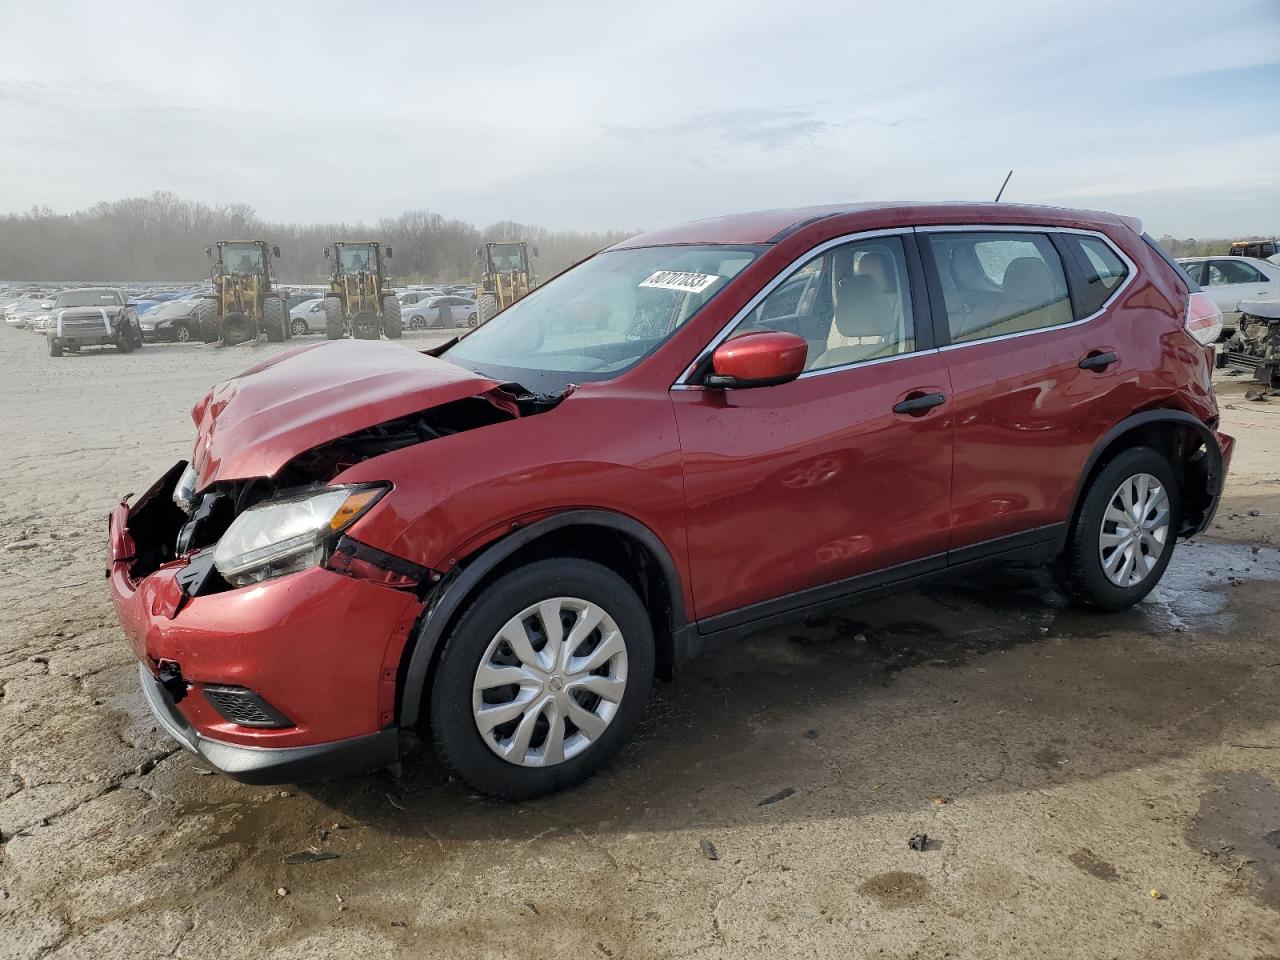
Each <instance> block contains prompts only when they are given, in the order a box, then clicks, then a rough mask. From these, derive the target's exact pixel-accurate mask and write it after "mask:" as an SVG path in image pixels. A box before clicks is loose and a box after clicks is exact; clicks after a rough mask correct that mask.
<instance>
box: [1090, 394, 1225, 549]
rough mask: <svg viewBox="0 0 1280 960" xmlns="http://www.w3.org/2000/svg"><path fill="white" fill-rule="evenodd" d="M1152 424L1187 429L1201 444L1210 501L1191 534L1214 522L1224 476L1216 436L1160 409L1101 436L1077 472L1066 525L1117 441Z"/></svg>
mask: <svg viewBox="0 0 1280 960" xmlns="http://www.w3.org/2000/svg"><path fill="white" fill-rule="evenodd" d="M1153 424H1168V425H1170V426H1178V427H1189V428H1191V429H1192V430H1194V431H1195V432H1196V434H1197V435H1198V436H1199V437H1200V438H1201V439H1202V440H1203V442H1204V446H1205V450H1206V451H1207V452H1208V461H1209V462H1208V488H1207V490H1206V493H1207V494H1208V495H1209V498H1210V507H1209V509H1208V510H1207V511H1206V512H1205V518H1204V521H1203V522H1202V523H1201V524H1200V525H1199V527H1198V528H1197V529H1196V530H1195V531H1194V533H1200V532H1201V531H1203V530H1204V529H1205V528H1206V527H1207V526H1208V525H1209V524H1210V523H1211V522H1212V520H1213V515H1214V512H1215V511H1216V510H1217V504H1218V500H1219V499H1220V498H1221V496H1222V488H1223V483H1224V481H1225V477H1224V476H1223V466H1222V447H1221V445H1220V444H1219V443H1218V437H1217V434H1215V433H1214V431H1213V429H1212V428H1211V427H1210V426H1209V425H1208V424H1207V423H1205V422H1204V421H1202V420H1200V419H1198V418H1197V417H1194V416H1192V415H1191V414H1189V413H1186V412H1185V411H1182V410H1171V409H1167V408H1164V409H1159V410H1147V411H1144V412H1142V413H1135V414H1133V415H1132V416H1128V417H1125V418H1124V419H1123V420H1121V421H1120V422H1119V423H1117V424H1116V425H1115V426H1114V427H1112V428H1111V429H1110V430H1108V431H1107V432H1106V433H1105V434H1103V436H1102V439H1101V440H1099V441H1098V442H1097V444H1095V445H1094V448H1093V452H1092V453H1090V454H1089V459H1088V460H1087V461H1086V462H1085V465H1084V469H1083V470H1082V471H1081V472H1080V479H1079V480H1078V481H1076V490H1075V494H1074V495H1073V496H1072V498H1071V511H1070V513H1068V514H1067V522H1068V524H1074V523H1075V518H1076V513H1077V511H1078V510H1079V509H1080V501H1081V500H1082V499H1083V497H1084V495H1085V492H1086V489H1087V483H1088V481H1089V478H1090V477H1091V476H1092V475H1093V473H1094V471H1095V469H1096V468H1097V466H1098V464H1099V462H1100V461H1101V459H1102V457H1103V455H1104V454H1105V453H1106V452H1107V451H1108V450H1110V449H1111V448H1112V447H1113V446H1114V445H1115V442H1116V441H1117V440H1119V439H1120V438H1121V437H1123V436H1124V435H1125V434H1126V433H1131V432H1132V431H1134V430H1137V429H1140V428H1142V427H1147V426H1151V425H1153ZM1191 535H1193V534H1183V536H1191Z"/></svg>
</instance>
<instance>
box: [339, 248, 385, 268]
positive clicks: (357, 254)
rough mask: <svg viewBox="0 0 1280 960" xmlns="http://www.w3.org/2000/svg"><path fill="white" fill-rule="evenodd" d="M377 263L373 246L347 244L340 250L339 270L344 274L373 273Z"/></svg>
mask: <svg viewBox="0 0 1280 960" xmlns="http://www.w3.org/2000/svg"><path fill="white" fill-rule="evenodd" d="M376 262H377V261H376V260H374V257H373V245H372V244H368V243H357V244H346V245H345V246H341V247H339V248H338V269H339V270H341V271H342V272H343V273H372V272H373V267H374V264H375V263H376Z"/></svg>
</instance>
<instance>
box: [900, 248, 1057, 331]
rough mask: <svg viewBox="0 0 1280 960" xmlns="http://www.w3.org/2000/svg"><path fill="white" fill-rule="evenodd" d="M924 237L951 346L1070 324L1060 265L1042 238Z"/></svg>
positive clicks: (1055, 251) (1052, 249) (1053, 252)
mask: <svg viewBox="0 0 1280 960" xmlns="http://www.w3.org/2000/svg"><path fill="white" fill-rule="evenodd" d="M926 236H927V238H928V243H929V247H930V250H931V251H932V253H933V259H934V262H935V264H936V265H937V273H938V279H939V282H940V283H941V285H942V296H943V302H944V304H945V307H946V313H947V326H948V328H949V330H950V333H951V342H952V343H965V342H968V341H971V340H985V339H987V338H988V337H999V336H1006V335H1008V334H1012V333H1025V332H1028V331H1031V330H1040V329H1044V328H1046V327H1055V326H1059V325H1060V324H1064V323H1070V322H1071V321H1072V320H1073V319H1075V318H1074V315H1073V313H1072V310H1071V301H1070V298H1069V296H1068V294H1067V278H1066V274H1065V273H1064V271H1063V268H1062V261H1061V259H1060V258H1059V257H1058V251H1057V250H1056V249H1054V246H1053V241H1051V240H1050V239H1049V237H1048V235H1047V234H1042V233H1022V232H1012V231H1010V232H992V233H979V232H974V233H951V232H945V233H932V234H927V235H926Z"/></svg>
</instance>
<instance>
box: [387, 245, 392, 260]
mask: <svg viewBox="0 0 1280 960" xmlns="http://www.w3.org/2000/svg"><path fill="white" fill-rule="evenodd" d="M387 259H388V260H390V259H391V248H390V247H387Z"/></svg>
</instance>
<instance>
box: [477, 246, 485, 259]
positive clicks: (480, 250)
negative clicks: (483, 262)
mask: <svg viewBox="0 0 1280 960" xmlns="http://www.w3.org/2000/svg"><path fill="white" fill-rule="evenodd" d="M476 256H477V257H483V256H484V250H483V249H482V248H481V247H476Z"/></svg>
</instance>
